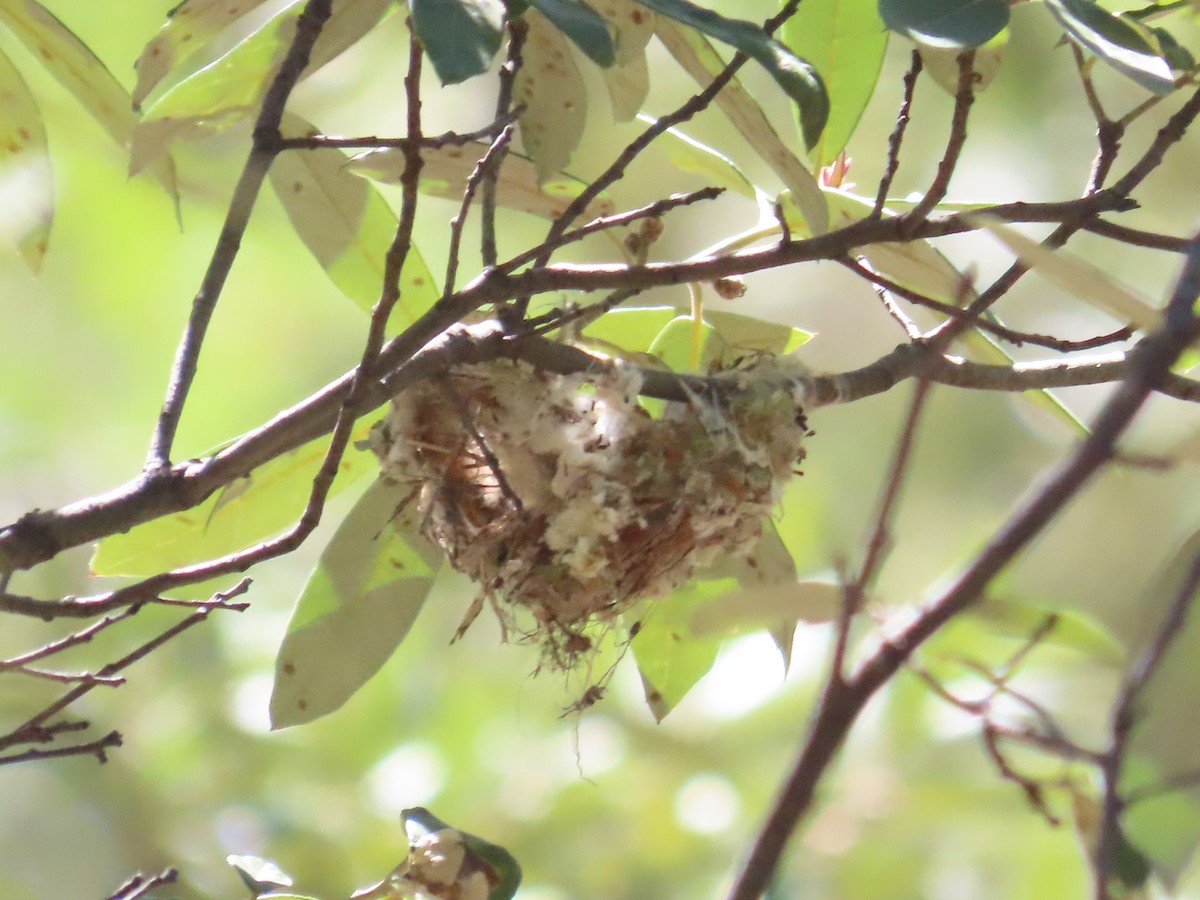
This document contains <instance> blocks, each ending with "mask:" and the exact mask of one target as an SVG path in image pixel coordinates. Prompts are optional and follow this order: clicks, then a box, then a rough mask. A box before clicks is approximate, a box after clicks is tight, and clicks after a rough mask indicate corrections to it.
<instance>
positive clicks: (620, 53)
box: [591, 0, 655, 122]
mask: <svg viewBox="0 0 1200 900" xmlns="http://www.w3.org/2000/svg"><path fill="white" fill-rule="evenodd" d="M591 6H592V8H594V9H595V10H596V12H598V13H600V15H602V16H604V18H605V20H606V21H607V22H608V24H609V27H611V28H612V29H614V31H615V33H616V62H615V63H614V64H613V65H612V66H610V67H609V68H607V69H604V70H603V73H602V74H603V76H604V83H605V86H606V87H607V88H608V96H609V99H610V100H611V101H612V107H613V118H614V119H616V120H617V121H618V122H628V121H629V120H630V119H632V118H633V117H634V116H635V115H637V113H638V112H639V111H640V110H641V108H642V103H644V102H645V100H646V94H647V92H648V91H649V89H650V72H649V69H648V68H647V66H646V44H647V43H649V41H650V38H651V37H653V36H654V18H655V17H654V13H652V12H650V10H648V9H646V8H645V7H643V6H641V5H640V4H639V3H637V2H636V0H591Z"/></svg>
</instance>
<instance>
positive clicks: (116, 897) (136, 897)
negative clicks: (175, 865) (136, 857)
mask: <svg viewBox="0 0 1200 900" xmlns="http://www.w3.org/2000/svg"><path fill="white" fill-rule="evenodd" d="M178 880H179V873H178V872H177V871H176V870H175V869H164V870H163V871H162V872H159V873H158V874H157V875H151V876H150V877H149V878H147V877H146V876H145V875H134V876H133V877H132V878H130V879H129V880H128V881H126V882H125V883H124V884H123V885H121V886H120V887H119V888H117V889H116V890H115V891H114V892H113V893H111V894H109V895H108V897H107V898H106V900H141V898H143V897H149V896H150V892H151V891H152V890H154V889H155V888H159V887H162V886H163V885H165V884H174V883H175V882H176V881H178Z"/></svg>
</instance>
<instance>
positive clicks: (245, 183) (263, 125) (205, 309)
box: [146, 0, 333, 471]
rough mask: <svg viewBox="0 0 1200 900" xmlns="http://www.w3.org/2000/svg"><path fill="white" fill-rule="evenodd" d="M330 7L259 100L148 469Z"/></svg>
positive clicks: (186, 385) (174, 415) (317, 9)
mask: <svg viewBox="0 0 1200 900" xmlns="http://www.w3.org/2000/svg"><path fill="white" fill-rule="evenodd" d="M332 7H333V2H332V0H308V2H307V3H306V4H305V6H304V11H303V12H302V13H301V14H300V17H299V19H298V20H297V22H296V36H295V37H294V38H293V39H292V44H291V46H290V47H289V48H288V52H287V55H286V56H285V57H284V59H283V62H282V63H281V64H280V66H279V71H278V72H277V73H276V74H275V78H274V80H273V81H272V82H271V86H270V87H269V88H268V89H267V93H266V95H265V96H264V98H263V102H262V107H261V109H260V110H259V114H258V121H257V122H255V125H254V146H253V147H252V148H251V150H250V155H249V157H248V158H247V159H246V165H245V166H244V167H243V169H242V174H241V177H240V178H239V179H238V183H237V187H236V188H235V189H234V192H233V200H231V201H230V204H229V212H228V213H227V215H226V217H225V225H224V226H223V227H222V229H221V235H220V237H218V238H217V245H216V247H215V248H214V250H213V255H212V259H211V260H210V262H209V264H208V271H206V272H205V273H204V279H203V281H201V283H200V290H199V291H198V292H197V293H196V297H195V299H194V300H193V301H192V313H191V316H190V318H189V319H188V324H187V328H186V329H185V330H184V333H183V338H182V339H181V340H180V342H179V348H178V349H177V350H176V352H175V362H174V364H173V365H172V367H171V377H170V380H169V382H168V384H167V396H166V399H165V400H164V401H163V407H162V412H161V413H160V414H159V417H158V424H157V425H156V426H155V429H154V435H153V437H152V438H151V441H150V452H149V455H148V457H147V459H146V467H147V469H148V470H151V471H157V470H161V469H165V468H166V467H168V466H169V465H170V464H171V447H172V444H173V443H174V442H175V432H176V430H177V429H178V428H179V419H180V417H181V416H182V414H183V404H184V402H185V401H186V400H187V395H188V391H189V390H190V389H191V386H192V380H193V379H194V378H195V377H196V364H197V362H198V360H199V358H200V347H201V345H202V344H203V343H204V335H205V333H206V332H207V331H208V323H209V322H210V321H211V320H212V316H213V312H214V311H215V310H216V306H217V300H219V299H220V296H221V289H222V288H223V287H224V286H225V279H226V277H227V276H228V275H229V270H230V268H232V266H233V260H234V258H235V257H236V256H237V253H238V248H239V247H240V246H241V243H242V235H244V234H245V232H246V226H247V225H248V224H249V222H250V213H251V212H252V211H253V209H254V203H255V200H257V198H258V192H259V190H260V189H261V188H262V183H263V179H265V178H266V177H267V171H268V170H269V169H270V168H271V163H272V162H274V160H275V156H276V154H277V153H278V152H279V150H280V147H279V123H280V122H281V121H282V120H283V108H284V106H285V105H286V104H287V100H288V97H289V96H291V93H292V90H293V89H294V88H295V86H296V83H297V82H298V81H299V80H300V76H301V74H302V73H303V72H304V69H305V67H306V66H307V65H308V59H309V55H310V53H311V52H312V48H313V45H314V44H316V42H317V38H318V37H320V35H321V29H322V28H323V27H324V26H325V22H326V21H327V20H328V19H329V16H330V14H331V12H332Z"/></svg>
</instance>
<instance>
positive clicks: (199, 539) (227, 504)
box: [91, 413, 382, 575]
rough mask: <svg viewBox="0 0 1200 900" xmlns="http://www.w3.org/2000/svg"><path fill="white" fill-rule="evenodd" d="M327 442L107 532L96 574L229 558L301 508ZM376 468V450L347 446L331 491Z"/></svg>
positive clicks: (358, 432) (363, 431) (361, 432)
mask: <svg viewBox="0 0 1200 900" xmlns="http://www.w3.org/2000/svg"><path fill="white" fill-rule="evenodd" d="M380 415H382V413H378V414H376V415H375V416H374V417H372V418H369V419H366V420H364V421H363V422H361V423H360V424H359V425H358V427H357V428H356V429H355V438H356V439H360V440H361V439H362V438H365V437H366V436H367V433H368V431H369V430H370V426H371V423H372V422H373V421H374V419H377V418H378V417H379V416H380ZM328 446H329V439H328V438H320V439H318V440H315V441H311V442H309V443H307V444H305V445H304V446H303V447H300V448H298V449H296V450H293V451H291V452H290V453H285V454H283V455H282V456H280V457H278V458H276V459H273V460H271V461H270V462H268V463H264V464H263V465H261V466H259V467H258V468H257V469H255V470H254V471H253V472H251V473H250V474H249V475H248V476H247V477H246V478H242V479H239V480H238V481H235V482H234V483H233V484H231V485H230V486H229V487H227V488H226V489H225V490H223V491H218V492H216V493H215V494H213V496H211V497H209V498H208V499H207V500H205V501H204V502H203V503H201V504H200V505H199V506H196V507H194V508H192V509H189V510H185V511H184V512H179V513H173V514H171V515H169V516H163V517H162V518H159V519H154V520H153V521H150V522H146V523H144V524H142V525H137V526H135V527H133V528H132V529H130V530H129V531H127V532H124V533H122V534H114V535H112V536H110V537H106V538H104V539H103V540H101V541H100V543H99V544H98V545H97V546H96V553H95V555H94V556H93V557H92V562H91V568H92V572H94V573H95V574H97V575H155V574H157V573H159V572H165V571H168V570H170V569H175V568H178V567H179V566H186V565H191V564H193V563H198V562H203V561H204V560H208V559H216V558H217V557H221V556H225V555H226V554H229V553H233V552H235V551H237V550H242V549H244V548H246V547H250V546H252V545H254V544H256V543H258V542H259V541H262V540H264V539H266V538H268V537H270V536H271V535H273V534H277V533H278V532H280V531H283V530H284V529H285V528H287V527H288V526H289V525H292V524H293V523H295V522H296V520H297V519H299V518H300V514H301V513H302V512H303V511H304V507H305V505H306V504H307V502H308V497H309V494H310V493H311V492H312V481H313V478H314V477H315V476H316V474H317V469H318V468H319V467H320V465H321V461H322V460H323V459H324V458H325V451H326V450H327V449H328ZM375 467H376V461H375V457H374V456H373V455H372V454H370V453H365V452H361V451H357V450H350V451H349V452H347V453H346V455H345V457H344V458H343V459H342V465H341V467H340V468H339V470H338V476H337V478H336V479H335V480H334V483H333V489H332V492H333V493H337V492H338V491H340V490H342V489H343V488H344V487H346V486H347V485H349V484H351V483H352V482H353V481H354V480H355V479H356V478H358V477H360V476H362V475H363V474H365V473H366V472H368V471H372V470H373V469H374V468H375Z"/></svg>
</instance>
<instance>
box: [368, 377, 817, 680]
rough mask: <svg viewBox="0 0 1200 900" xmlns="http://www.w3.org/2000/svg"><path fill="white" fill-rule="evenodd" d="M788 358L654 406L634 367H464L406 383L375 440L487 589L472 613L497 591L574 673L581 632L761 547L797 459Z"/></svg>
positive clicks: (441, 539)
mask: <svg viewBox="0 0 1200 900" xmlns="http://www.w3.org/2000/svg"><path fill="white" fill-rule="evenodd" d="M784 366H785V364H784V363H782V362H780V361H777V360H774V359H765V360H761V361H759V362H758V363H753V364H751V365H750V366H747V367H744V368H740V369H736V370H731V371H728V372H725V373H721V374H719V375H717V376H714V379H715V383H716V384H717V385H719V389H717V390H713V391H711V392H708V391H706V392H705V394H706V396H705V397H703V398H702V397H700V396H692V397H691V401H690V402H687V403H682V402H669V403H665V404H663V408H662V410H661V412H660V413H658V414H657V415H651V414H650V412H648V411H647V409H646V408H645V407H644V406H643V405H642V404H641V403H640V402H639V400H638V391H639V388H640V387H641V381H640V377H639V375H638V374H637V372H636V371H635V370H633V369H632V368H631V367H629V366H622V365H618V366H616V367H615V368H614V369H612V370H611V372H610V373H609V374H608V375H606V376H604V377H601V378H599V379H597V380H592V381H590V382H585V381H584V380H583V378H582V377H578V376H561V375H556V374H552V373H547V372H543V371H537V370H534V369H532V368H530V367H528V366H526V365H524V364H521V363H516V362H512V361H507V360H501V361H493V362H488V363H481V364H476V365H468V366H462V367H458V368H455V369H453V370H452V371H451V372H449V373H448V374H446V375H444V376H442V377H440V378H437V379H432V380H429V381H425V382H422V383H420V384H417V385H415V386H413V387H410V388H407V389H406V390H404V391H403V392H402V393H401V394H399V395H398V396H397V397H396V398H395V399H394V400H393V402H392V407H391V410H390V412H389V414H388V416H387V417H386V419H385V420H384V421H383V422H381V423H380V424H379V425H378V426H377V427H376V430H375V431H374V433H373V435H372V438H371V440H370V442H369V443H370V446H371V449H373V450H374V452H375V453H376V454H377V455H378V456H379V459H380V463H381V466H382V469H383V473H384V476H385V477H387V478H388V479H390V480H393V481H395V482H398V483H401V484H411V485H413V487H414V491H416V494H415V496H417V497H419V499H418V500H417V516H418V519H417V521H418V522H419V527H420V529H421V531H422V532H423V533H424V534H425V536H426V537H428V538H429V539H430V540H432V541H433V542H434V543H436V544H437V545H438V546H440V547H441V548H442V550H443V551H444V552H445V553H446V556H447V558H448V559H449V560H450V563H451V564H452V565H453V566H454V568H456V569H457V570H459V571H460V572H463V573H465V574H466V575H468V576H470V577H471V578H472V579H474V580H475V581H476V582H477V583H478V584H479V585H480V586H481V588H482V592H481V597H480V601H479V602H478V603H477V604H476V606H475V610H476V611H477V610H478V608H479V607H480V606H481V604H482V601H483V600H484V599H487V600H490V601H491V602H492V605H493V607H494V608H495V609H496V610H497V612H498V614H499V616H500V619H501V622H502V624H503V625H504V626H506V628H513V627H515V628H516V629H517V630H519V631H521V632H523V633H525V634H527V635H529V636H530V637H532V638H533V639H535V640H537V641H538V642H539V643H540V644H541V645H542V647H543V650H544V651H545V656H546V657H547V659H548V660H550V661H551V662H552V663H554V664H556V665H558V666H560V667H562V668H569V667H570V666H572V665H573V663H574V661H575V660H576V658H577V657H578V655H579V654H580V653H582V652H585V651H586V650H588V649H589V648H590V647H591V643H592V642H591V640H590V639H589V638H588V637H587V636H586V635H585V632H586V631H587V629H588V626H589V625H593V624H595V623H602V622H606V621H611V619H612V618H613V617H615V616H616V615H618V614H620V613H621V612H622V611H624V610H626V609H628V608H629V607H630V606H631V605H632V604H633V603H635V602H636V601H638V600H641V599H643V598H647V597H660V596H663V595H665V594H667V593H669V592H670V591H671V590H673V589H674V588H676V587H677V586H679V585H681V584H682V583H684V582H686V581H688V580H689V579H690V578H692V577H693V576H694V575H695V574H696V573H697V571H699V570H700V569H702V568H704V567H705V566H708V565H710V564H711V563H713V562H714V561H715V560H717V559H718V558H721V557H729V556H735V557H736V556H739V555H743V554H745V553H747V552H748V551H749V550H750V549H751V547H752V546H753V545H754V543H755V542H756V541H757V540H758V538H759V535H760V534H761V531H762V524H763V520H764V518H765V517H766V516H767V515H768V514H769V513H770V511H771V509H772V508H773V507H774V505H775V504H776V502H777V501H778V500H779V496H780V492H781V490H782V486H783V484H784V483H785V482H786V481H787V479H788V478H790V477H791V475H792V474H793V472H794V470H795V467H796V465H797V464H798V462H799V461H800V460H801V459H803V457H804V450H803V448H802V440H803V438H804V437H805V436H806V435H807V426H806V424H805V420H804V415H803V413H802V412H801V411H800V407H799V403H798V401H799V399H800V398H799V396H798V393H799V390H798V388H792V387H790V385H794V384H795V383H796V382H795V381H794V380H792V381H789V380H788V379H787V378H786V377H781V376H784V375H786V374H787V373H785V372H784V371H783V370H784ZM793 374H794V373H793ZM723 379H728V380H729V381H730V382H731V383H728V384H724V385H721V384H720V382H721V380H723ZM522 613H524V614H525V615H522ZM472 618H473V615H470V616H469V617H468V620H467V621H465V622H464V625H463V630H465V628H466V626H467V625H469V624H470V620H471V619H472ZM460 633H461V631H460Z"/></svg>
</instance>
